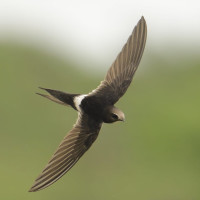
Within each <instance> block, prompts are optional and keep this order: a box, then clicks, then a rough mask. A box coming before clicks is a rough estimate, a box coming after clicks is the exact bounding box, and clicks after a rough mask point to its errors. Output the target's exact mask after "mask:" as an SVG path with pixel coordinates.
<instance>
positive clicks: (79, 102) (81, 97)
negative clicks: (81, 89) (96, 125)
mask: <svg viewBox="0 0 200 200" xmlns="http://www.w3.org/2000/svg"><path fill="white" fill-rule="evenodd" d="M86 96H87V95H86V94H82V95H79V96H76V97H75V98H74V105H75V107H76V109H77V110H78V111H79V112H81V107H80V105H81V101H82V100H83V99H84V98H85V97H86Z"/></svg>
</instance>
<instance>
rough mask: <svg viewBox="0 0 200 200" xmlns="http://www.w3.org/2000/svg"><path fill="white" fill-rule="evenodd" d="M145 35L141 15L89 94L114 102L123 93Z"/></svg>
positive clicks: (141, 52) (140, 55)
mask: <svg viewBox="0 0 200 200" xmlns="http://www.w3.org/2000/svg"><path fill="white" fill-rule="evenodd" d="M146 37H147V26H146V22H145V19H144V17H142V18H141V19H140V20H139V22H138V24H137V25H136V26H135V28H134V29H133V32H132V34H131V35H130V37H129V39H128V41H127V42H126V44H125V45H124V47H123V48H122V51H121V52H120V53H119V55H118V56H117V58H116V60H115V61H114V63H113V64H112V66H111V67H110V68H109V70H108V72H107V74H106V77H105V79H104V81H102V82H101V84H100V85H99V87H97V89H96V90H94V91H93V92H91V94H90V95H96V96H98V97H101V96H102V97H105V98H107V100H108V101H109V103H112V104H114V103H116V102H117V101H118V100H119V98H120V97H122V96H123V95H124V93H125V92H126V90H127V89H128V87H129V85H130V83H131V81H132V78H133V75H134V74H135V71H136V70H137V68H138V66H139V63H140V60H141V58H142V54H143V51H144V48H145V43H146ZM104 101H105V99H104Z"/></svg>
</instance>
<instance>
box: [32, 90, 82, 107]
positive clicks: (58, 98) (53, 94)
mask: <svg viewBox="0 0 200 200" xmlns="http://www.w3.org/2000/svg"><path fill="white" fill-rule="evenodd" d="M39 88H40V89H42V90H45V91H46V92H48V93H49V95H46V94H41V93H36V94H38V95H40V96H42V97H45V98H47V99H49V100H51V101H54V102H56V103H59V104H61V105H65V106H71V107H73V108H74V109H75V110H76V107H75V105H74V101H73V100H74V97H75V96H78V95H79V94H69V93H65V92H61V91H58V90H52V89H47V88H42V87H39Z"/></svg>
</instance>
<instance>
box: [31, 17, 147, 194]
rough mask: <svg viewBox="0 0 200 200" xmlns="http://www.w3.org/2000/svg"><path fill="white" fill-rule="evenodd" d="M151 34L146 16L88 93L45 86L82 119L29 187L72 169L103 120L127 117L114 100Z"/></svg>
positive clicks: (34, 188)
mask: <svg viewBox="0 0 200 200" xmlns="http://www.w3.org/2000/svg"><path fill="white" fill-rule="evenodd" d="M146 37H147V27H146V22H145V19H144V17H142V18H141V19H140V21H139V22H138V24H137V26H136V27H135V28H134V30H133V32H132V34H131V36H130V37H129V39H128V41H127V43H126V44H125V45H124V47H123V49H122V51H121V52H120V53H119V55H118V56H117V58H116V60H115V62H114V63H113V64H112V66H111V67H110V69H109V70H108V72H107V75H106V77H105V79H104V80H103V81H102V82H101V84H100V85H99V86H98V87H97V88H96V89H95V90H93V91H92V92H91V93H89V94H88V95H80V94H68V93H64V92H61V91H57V90H51V89H45V88H41V89H43V90H46V91H47V92H48V93H49V95H44V94H39V93H38V94H39V95H41V96H43V97H46V98H48V99H50V100H52V101H54V102H57V103H59V104H63V105H68V106H71V107H72V108H74V109H75V110H77V111H78V119H77V122H76V124H75V125H74V127H73V128H72V130H71V131H70V132H69V133H68V134H67V136H65V138H64V140H63V141H62V142H61V144H60V145H59V147H58V149H57V151H56V152H55V153H54V154H53V156H52V158H51V159H50V161H49V163H48V164H47V166H46V167H45V169H44V170H43V171H42V173H41V174H40V176H39V177H38V178H37V179H36V180H35V183H34V184H33V186H32V187H31V189H30V190H29V191H30V192H32V191H38V190H41V189H43V188H45V187H47V186H49V185H51V184H52V183H54V182H55V181H57V180H58V179H59V178H60V177H61V176H63V175H64V174H65V173H66V172H67V171H69V170H70V169H71V168H72V167H73V166H74V164H75V163H76V162H77V161H78V160H79V159H80V157H81V156H82V155H83V154H84V153H85V152H86V151H87V150H88V149H89V148H90V146H91V145H92V144H93V142H94V141H95V140H96V138H97V136H98V134H99V131H100V129H101V125H102V123H103V122H104V123H112V122H116V121H124V120H125V116H124V113H123V112H122V111H121V110H119V109H118V108H116V107H114V104H115V103H116V102H117V101H118V100H119V98H120V97H122V96H123V95H124V93H125V92H126V90H127V88H128V87H129V85H130V83H131V81H132V78H133V75H134V73H135V71H136V69H137V67H138V65H139V63H140V60H141V57H142V54H143V51H144V47H145V43H146Z"/></svg>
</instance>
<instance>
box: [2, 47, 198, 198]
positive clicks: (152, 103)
mask: <svg viewBox="0 0 200 200" xmlns="http://www.w3.org/2000/svg"><path fill="white" fill-rule="evenodd" d="M145 54H146V55H147V54H148V52H145ZM145 54H144V57H143V60H142V62H141V65H140V67H139V69H138V71H137V73H136V76H135V77H134V81H133V84H132V85H131V87H130V88H129V89H128V92H127V93H126V95H125V96H124V97H123V98H122V99H121V100H120V101H119V103H118V104H117V106H118V107H120V108H121V109H122V110H123V111H124V112H125V114H126V122H125V123H115V124H112V125H107V124H105V125H104V126H103V128H102V130H101V133H100V135H99V138H98V139H97V141H96V142H95V143H94V145H93V146H92V148H91V149H90V150H89V151H88V152H87V153H86V154H85V155H84V157H83V158H82V159H81V160H80V161H79V162H78V163H77V164H76V165H75V166H74V167H73V168H72V169H71V170H70V172H68V173H67V174H66V175H65V176H64V177H63V178H62V179H60V180H59V181H58V182H57V183H55V184H54V185H52V186H51V187H49V188H47V189H45V190H42V191H39V192H36V193H28V192H27V191H28V189H29V188H30V187H31V185H32V184H33V181H34V179H35V178H36V177H37V175H39V173H40V172H41V170H42V169H43V167H44V166H45V165H46V164H47V161H48V160H49V158H50V156H51V155H52V153H53V152H54V150H55V149H56V148H57V146H58V144H59V143H60V141H61V140H62V138H63V137H64V136H65V134H66V133H67V132H68V131H69V130H70V129H71V127H72V124H73V123H75V121H76V117H77V114H76V112H74V111H73V110H72V109H71V108H68V107H63V106H61V105H58V104H55V103H53V102H50V101H48V100H46V99H44V98H42V97H40V96H37V95H35V94H34V93H35V92H38V91H39V89H38V88H37V87H38V86H42V87H47V88H52V89H59V90H63V91H67V92H79V93H87V92H89V91H91V90H92V89H94V88H95V87H96V86H97V85H98V84H99V82H100V80H101V79H102V78H103V76H104V74H105V73H104V74H103V73H102V74H101V76H100V75H99V76H98V75H97V74H96V75H95V73H94V75H91V73H89V74H87V69H88V68H86V67H85V68H84V67H82V69H81V70H79V69H78V66H74V65H73V63H67V62H65V61H61V60H59V59H58V58H55V57H53V56H52V55H48V54H47V53H46V54H45V53H43V52H41V51H37V50H35V49H30V48H27V47H22V46H17V45H8V44H1V45H0V91H1V93H0V94H1V96H0V133H1V141H0V143H1V144H0V151H1V165H0V170H1V179H0V188H1V192H0V199H3V200H7V199H8V200H11V199H20V200H23V199H26V200H34V199H37V200H46V199H48V200H51V199H52V200H53V199H59V200H64V199H71V200H78V199H82V200H84V199H94V200H98V199H99V200H102V199H106V200H110V199H115V200H121V199H137V200H150V199H153V200H161V199H162V200H169V199H175V200H179V199H180V200H190V199H192V200H198V199H200V192H199V185H200V170H199V169H200V156H199V155H200V134H199V133H200V125H199V119H200V112H199V102H200V78H199V75H200V60H199V59H198V58H196V59H194V60H193V62H191V60H192V59H191V60H188V62H184V63H183V62H181V59H180V60H177V62H176V63H170V64H169V63H168V62H167V61H166V60H164V59H163V57H160V56H158V55H154V56H153V54H152V56H151V57H149V56H147V57H146V58H145ZM74 59H75V58H74ZM72 60H73V58H72ZM178 65H179V66H178ZM186 65H188V66H186ZM141 68H146V69H145V70H143V72H142V70H141ZM90 69H91V68H90ZM84 70H85V71H84ZM94 71H95V70H94ZM141 72H142V73H141Z"/></svg>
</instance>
